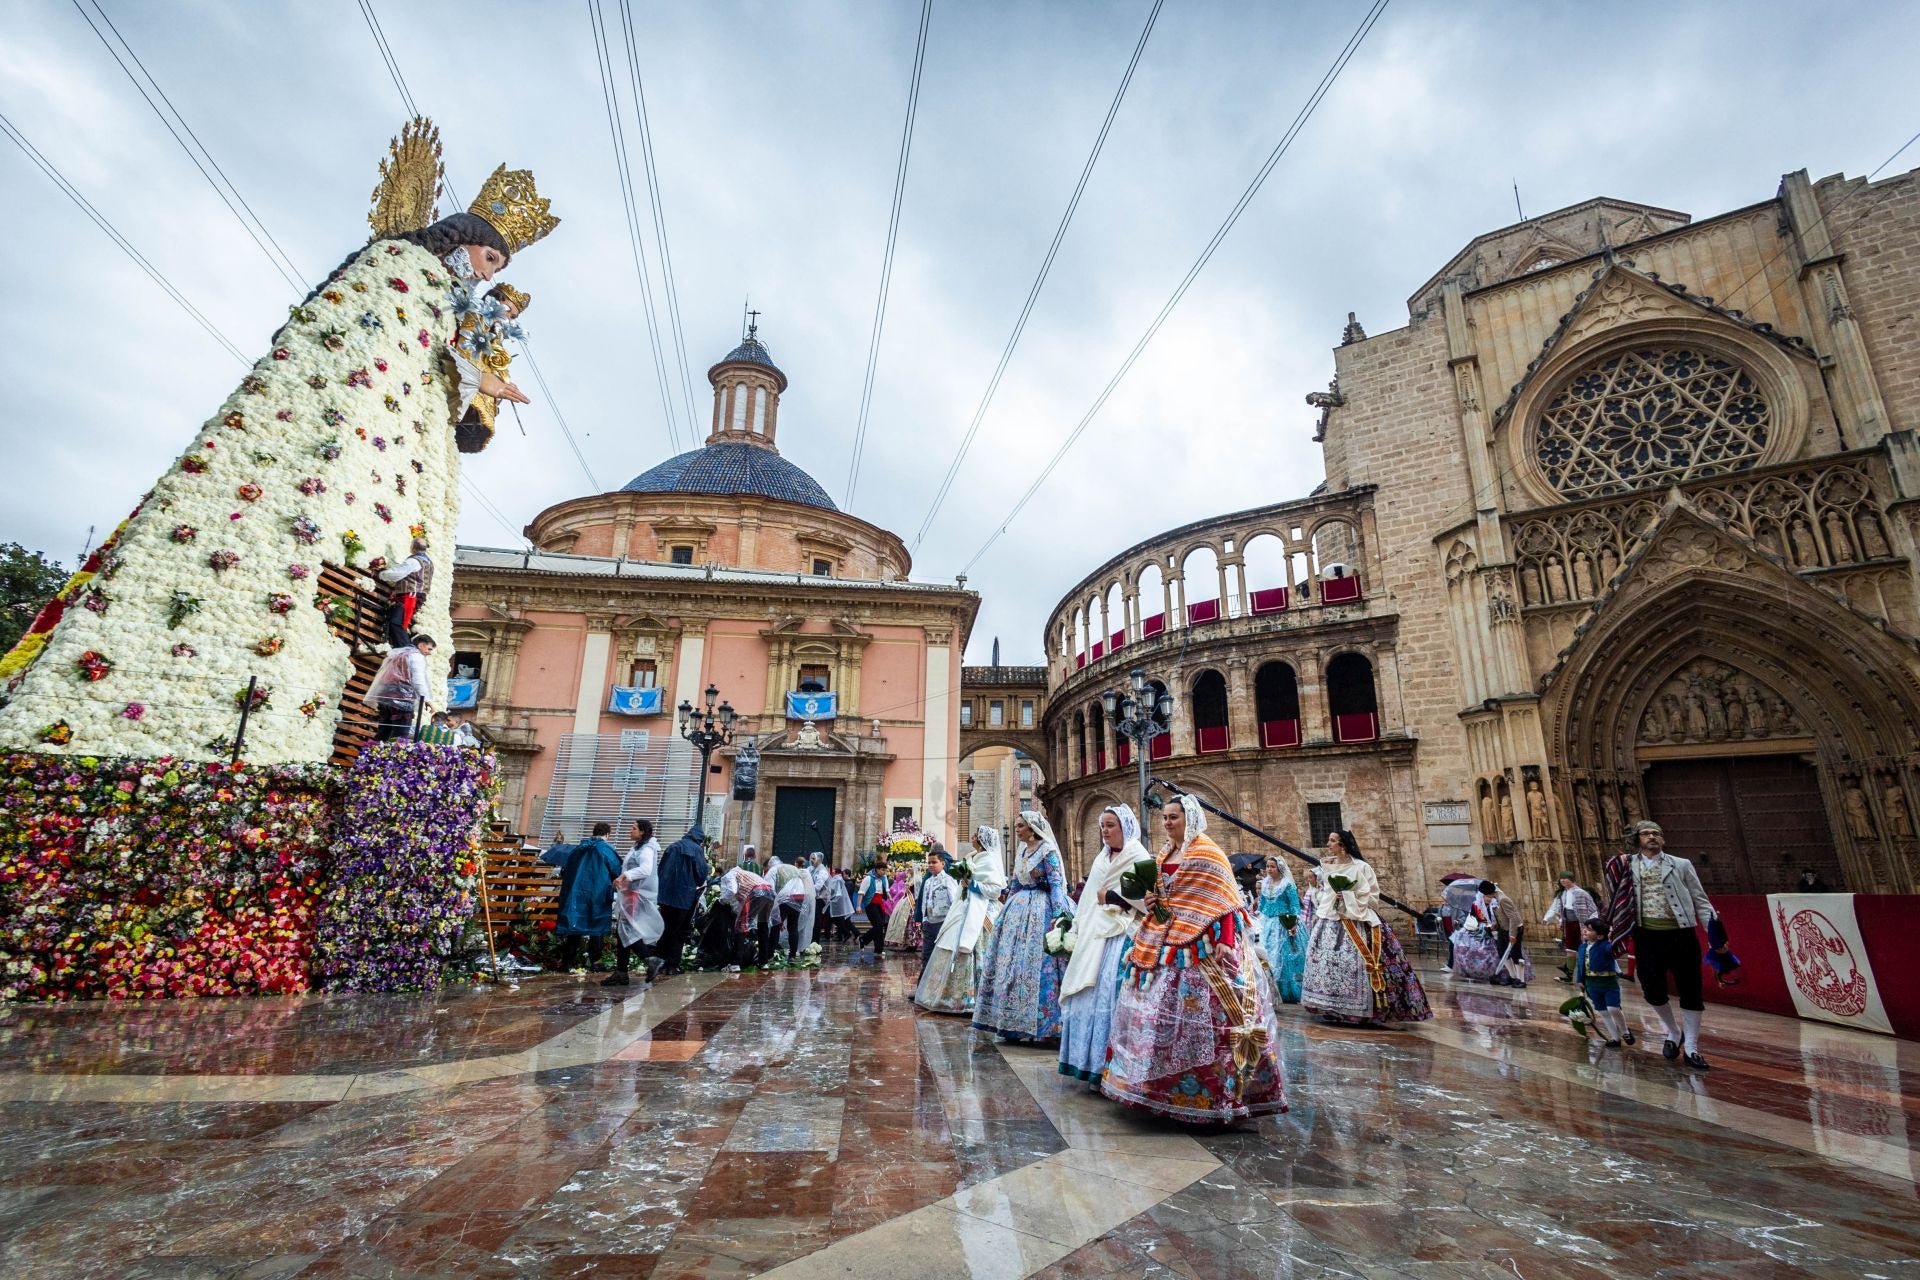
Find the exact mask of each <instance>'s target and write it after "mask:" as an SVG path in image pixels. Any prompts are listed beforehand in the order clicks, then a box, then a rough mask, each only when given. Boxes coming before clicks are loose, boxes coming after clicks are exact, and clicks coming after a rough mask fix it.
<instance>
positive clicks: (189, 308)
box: [0, 115, 250, 364]
mask: <svg viewBox="0 0 1920 1280" xmlns="http://www.w3.org/2000/svg"><path fill="white" fill-rule="evenodd" d="M0 132H5V133H6V135H7V137H9V138H10V139H12V140H13V144H14V145H15V146H17V147H19V148H20V150H21V151H23V152H25V153H26V156H27V158H28V159H30V160H32V161H33V162H34V164H36V165H38V166H39V167H40V171H41V172H42V173H44V174H46V175H47V177H48V178H50V179H51V180H52V181H53V184H54V185H55V186H56V187H58V188H60V191H61V193H62V194H63V195H65V196H66V197H67V199H69V200H71V201H73V202H74V204H76V205H78V206H79V207H80V211H81V212H82V213H84V214H86V215H87V217H89V218H91V219H93V224H94V225H95V226H97V227H99V228H100V230H102V231H104V232H106V234H107V238H108V239H110V240H112V241H113V242H114V243H115V244H116V245H118V246H120V250H121V252H123V253H125V254H126V255H127V256H128V257H129V258H132V259H133V261H134V265H135V266H137V267H139V268H140V269H141V270H142V271H144V272H146V273H147V278H148V279H150V280H152V281H153V282H154V283H155V284H157V285H159V286H160V288H161V289H162V290H164V291H165V292H166V295H167V296H168V297H169V298H172V299H173V300H174V301H175V302H176V303H178V304H179V306H180V309H181V310H182V311H185V312H186V313H187V314H188V315H190V316H192V317H193V320H194V323H196V324H198V325H199V326H200V327H201V328H202V329H205V330H206V331H207V334H208V336H209V337H211V338H212V339H213V340H214V341H215V342H217V343H219V344H220V345H221V346H222V347H224V348H226V350H227V353H228V354H229V355H231V356H232V357H233V358H234V359H235V360H238V361H239V362H240V363H241V364H248V363H250V362H249V361H248V359H247V358H246V356H244V355H242V354H241V353H240V348H239V347H237V346H235V345H234V344H233V342H232V341H231V340H230V339H229V338H228V337H227V335H226V334H224V333H222V332H220V330H219V328H218V327H217V326H216V325H215V324H214V323H213V321H211V320H209V319H207V317H206V315H205V314H204V313H203V312H202V311H201V310H200V308H198V307H196V306H194V305H193V303H191V302H189V301H187V297H186V295H185V294H183V293H181V292H180V290H178V289H176V288H174V286H173V282H172V281H170V280H168V279H167V277H166V276H165V275H164V274H162V273H161V271H160V268H158V267H156V266H154V265H153V264H152V263H151V262H148V261H147V259H146V255H144V254H142V253H141V252H140V251H139V250H138V249H136V248H134V247H133V243H132V242H131V241H129V240H128V239H127V238H126V237H125V236H123V235H121V234H120V232H119V230H118V229H117V228H115V226H114V225H113V224H112V223H111V222H109V221H107V218H106V215H105V214H103V213H101V212H100V211H99V210H98V209H96V208H94V207H93V205H92V203H91V202H89V201H88V199H87V198H86V197H85V196H83V195H81V194H80V191H79V188H77V187H75V186H74V185H73V184H72V183H71V182H68V181H67V179H66V177H65V176H64V175H63V174H61V172H60V171H59V170H58V169H56V168H54V166H53V162H52V161H50V160H48V159H47V158H46V157H45V156H43V155H41V154H40V152H39V151H38V150H37V149H36V148H35V147H34V145H33V144H32V143H31V142H29V141H27V136H26V135H25V134H23V133H21V132H20V129H19V127H18V126H17V125H15V124H14V123H13V121H11V120H9V119H7V117H6V116H5V115H0Z"/></svg>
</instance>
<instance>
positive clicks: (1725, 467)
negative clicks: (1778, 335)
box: [1533, 347, 1773, 498]
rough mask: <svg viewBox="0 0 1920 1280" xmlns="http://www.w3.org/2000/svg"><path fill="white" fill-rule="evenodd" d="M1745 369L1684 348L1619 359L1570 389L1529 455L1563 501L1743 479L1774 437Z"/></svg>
mask: <svg viewBox="0 0 1920 1280" xmlns="http://www.w3.org/2000/svg"><path fill="white" fill-rule="evenodd" d="M1772 425H1773V419H1772V413H1771V410H1770V409H1769V407H1768V405H1767V401H1766V398H1765V397H1764V396H1763V395H1762V394H1761V392H1760V388H1759V387H1757V386H1755V385H1754V382H1753V379H1752V378H1750V377H1749V376H1748V375H1747V372H1746V371H1745V370H1744V369H1742V368H1741V367H1740V366H1739V365H1736V364H1733V363H1732V362H1730V361H1727V360H1723V359H1721V358H1720V357H1719V356H1716V355H1712V354H1710V353H1708V352H1704V351H1696V350H1693V349H1691V348H1688V347H1637V348H1634V349H1632V350H1629V351H1621V352H1616V353H1615V354H1613V355H1610V356H1607V357H1605V358H1604V359H1602V360H1599V361H1597V362H1596V363H1594V364H1592V365H1589V366H1588V367H1586V368H1585V369H1582V370H1581V371H1580V372H1579V373H1577V374H1575V375H1574V376H1573V377H1572V378H1571V379H1569V380H1568V381H1567V383H1566V385H1565V386H1564V387H1562V388H1561V390H1560V392H1559V393H1558V394H1557V395H1555V396H1554V397H1553V399H1552V401H1550V402H1549V403H1548V405H1547V407H1546V408H1545V409H1544V410H1542V411H1541V413H1540V417H1539V419H1538V420H1537V421H1536V422H1535V424H1534V432H1533V453H1534V458H1535V460H1536V461H1537V462H1538V463H1539V464H1540V469H1541V470H1542V471H1543V472H1544V473H1545V474H1546V477H1547V480H1548V482H1549V483H1551V484H1552V485H1553V487H1554V488H1555V489H1557V490H1559V492H1560V494H1561V496H1562V497H1566V498H1593V497H1599V496H1601V495H1604V494H1609V493H1622V492H1625V491H1626V490H1628V489H1639V488H1643V487H1646V486H1648V485H1653V484H1670V483H1673V482H1675V481H1681V480H1695V479H1699V478H1700V477H1702V476H1712V475H1720V474H1722V473H1724V472H1728V471H1739V470H1741V469H1743V468H1746V467H1750V466H1752V465H1754V463H1756V462H1758V461H1759V460H1760V456H1761V454H1762V453H1764V452H1765V451H1766V447H1767V441H1768V439H1769V438H1770V433H1771V431H1772Z"/></svg>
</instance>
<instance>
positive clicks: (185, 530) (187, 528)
mask: <svg viewBox="0 0 1920 1280" xmlns="http://www.w3.org/2000/svg"><path fill="white" fill-rule="evenodd" d="M170 536H171V537H172V538H173V540H174V541H175V542H192V541H193V540H194V539H195V538H197V537H199V536H200V531H199V530H198V529H196V528H194V527H193V526H192V525H190V524H177V525H175V526H173V533H172V534H171V535H170Z"/></svg>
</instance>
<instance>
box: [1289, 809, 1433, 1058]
mask: <svg viewBox="0 0 1920 1280" xmlns="http://www.w3.org/2000/svg"><path fill="white" fill-rule="evenodd" d="M1317 876H1318V880H1319V884H1318V885H1317V886H1316V887H1315V889H1314V890H1313V928H1312V931H1311V932H1310V933H1309V934H1308V935H1307V968H1306V976H1305V978H1304V980H1303V983H1302V1000H1301V1003H1302V1004H1304V1005H1305V1006H1306V1009H1307V1011H1308V1012H1309V1013H1317V1014H1319V1015H1320V1016H1321V1018H1322V1019H1323V1020H1324V1021H1327V1022H1343V1023H1348V1024H1351V1025H1355V1026H1359V1025H1365V1024H1371V1023H1380V1022H1425V1021H1426V1020H1427V1019H1428V1018H1431V1017H1432V1016H1433V1010H1432V1009H1430V1008H1428V1007H1427V993H1426V991H1425V990H1424V989H1422V988H1421V986H1420V979H1418V978H1416V977H1414V976H1413V966H1412V965H1410V964H1408V963H1407V957H1406V954H1405V953H1404V952H1402V951H1401V950H1400V939H1398V938H1396V937H1395V936H1394V934H1393V930H1392V929H1389V928H1388V927H1387V926H1386V923H1385V922H1384V921H1382V920H1381V919H1380V916H1379V913H1378V912H1377V911H1375V910H1374V907H1375V904H1377V903H1378V902H1379V901H1380V880H1379V877H1377V876H1376V875H1374V872H1373V867H1372V866H1370V865H1369V864H1368V863H1366V862H1364V861H1362V859H1361V857H1360V845H1359V843H1358V842H1357V841H1355V840H1354V838H1353V832H1351V831H1335V832H1334V833H1333V834H1331V835H1329V836H1328V837H1327V857H1326V860H1325V861H1324V862H1322V863H1321V864H1320V867H1319V870H1318V873H1317ZM1336 882H1337V883H1336Z"/></svg>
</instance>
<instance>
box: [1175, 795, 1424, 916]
mask: <svg viewBox="0 0 1920 1280" xmlns="http://www.w3.org/2000/svg"><path fill="white" fill-rule="evenodd" d="M1152 781H1153V785H1154V786H1156V787H1163V788H1165V789H1166V790H1167V791H1170V792H1172V793H1173V794H1174V795H1176V796H1193V802H1194V803H1195V804H1197V805H1199V806H1200V807H1201V808H1202V809H1205V810H1206V811H1207V812H1208V813H1210V814H1212V815H1213V816H1214V817H1216V818H1222V819H1224V820H1226V821H1227V822H1230V823H1232V824H1233V825H1234V826H1236V827H1238V828H1240V829H1241V830H1242V831H1244V832H1246V833H1247V834H1249V835H1254V836H1259V837H1260V838H1261V839H1262V840H1265V841H1266V842H1267V843H1268V844H1270V845H1273V846H1275V847H1276V848H1280V849H1284V850H1285V851H1286V852H1288V853H1290V854H1292V855H1293V856H1294V857H1296V858H1299V859H1300V860H1301V861H1302V862H1305V863H1306V864H1307V865H1308V866H1312V867H1317V866H1319V865H1320V859H1318V858H1316V857H1314V856H1313V855H1312V854H1310V853H1308V852H1307V851H1306V850H1305V849H1302V848H1300V847H1299V846H1298V845H1292V844H1288V843H1287V842H1286V841H1285V840H1282V839H1281V838H1280V837H1279V836H1276V835H1272V834H1270V833H1268V832H1265V831H1262V830H1261V829H1260V828H1259V827H1256V826H1254V825H1253V824H1252V823H1251V822H1243V821H1241V820H1240V819H1239V818H1237V817H1235V816H1234V815H1233V814H1231V813H1228V812H1227V811H1226V810H1225V809H1222V808H1220V807H1219V806H1218V805H1213V804H1208V803H1207V802H1206V801H1205V800H1202V799H1201V798H1200V797H1199V796H1195V795H1193V792H1191V791H1188V790H1187V789H1186V788H1185V787H1181V786H1176V785H1175V784H1174V783H1171V782H1168V781H1167V780H1166V779H1165V778H1161V777H1155V778H1154V779H1153V780H1152ZM1380 901H1382V902H1384V903H1386V904H1387V905H1388V906H1390V907H1395V908H1398V909H1399V910H1401V911H1404V912H1406V913H1407V914H1408V915H1410V916H1412V917H1414V918H1415V919H1418V918H1419V917H1420V914H1421V913H1420V912H1419V911H1417V910H1416V909H1414V908H1413V907H1410V906H1408V905H1407V904H1406V903H1404V902H1402V901H1400V899H1398V898H1394V897H1389V896H1388V895H1387V894H1384V893H1383V894H1381V895H1380Z"/></svg>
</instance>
